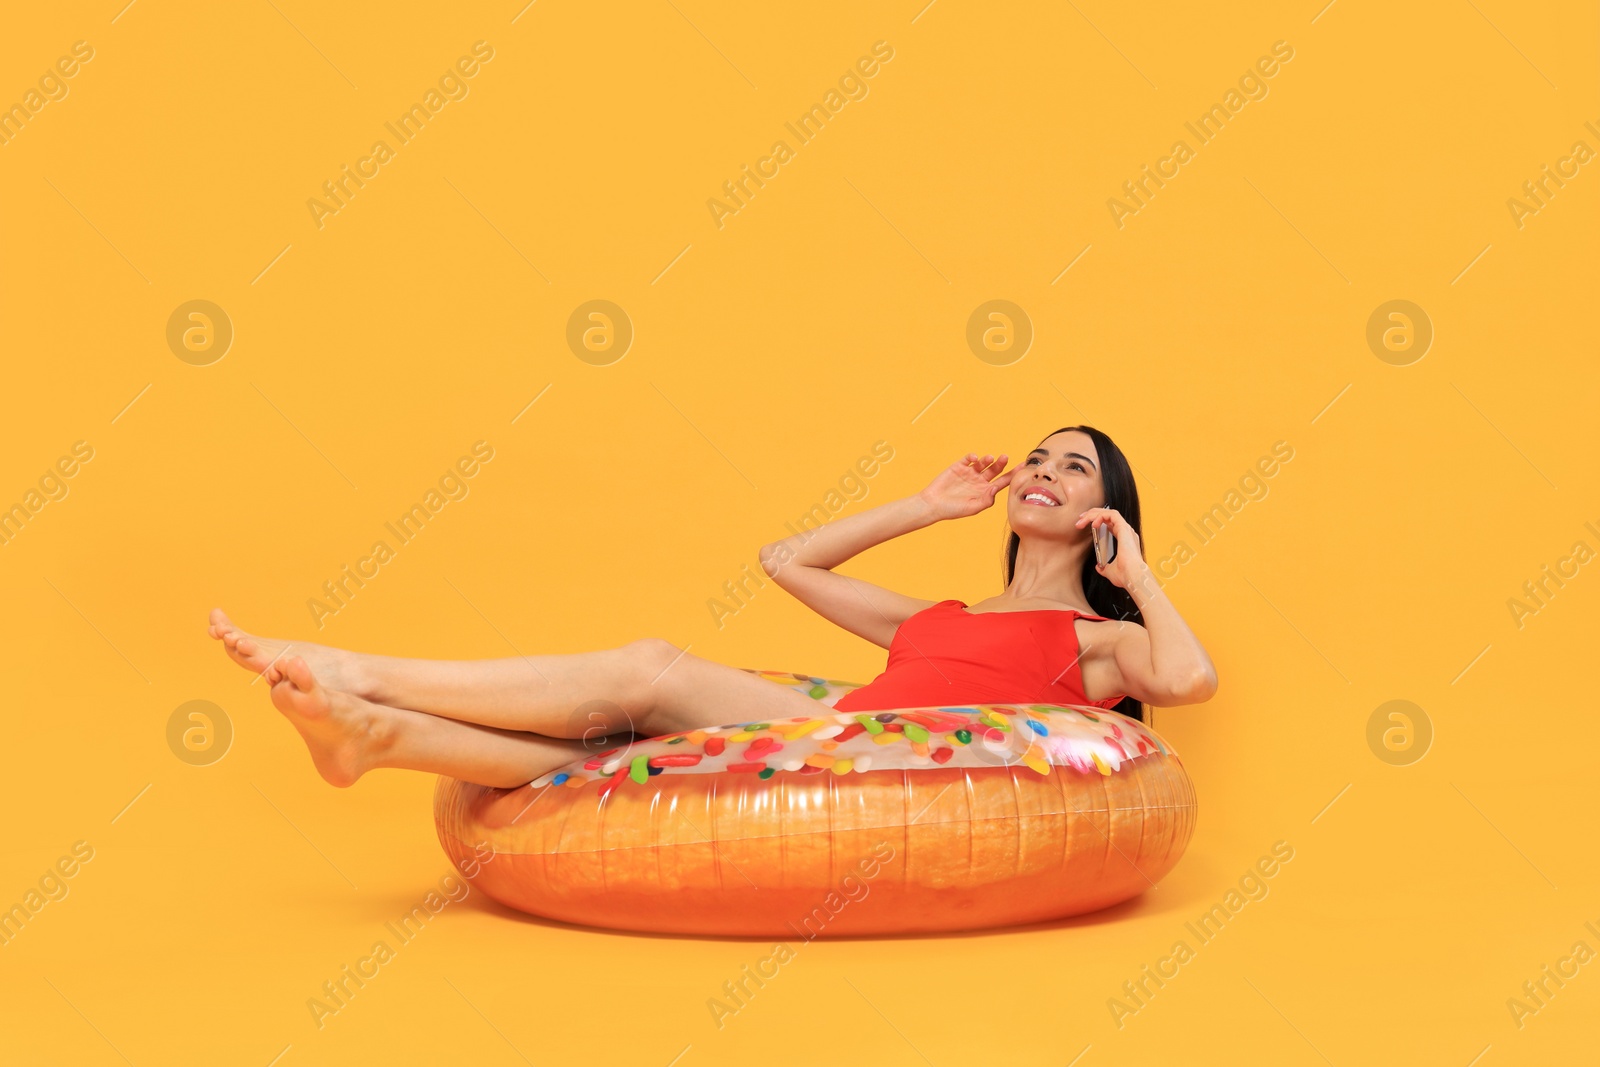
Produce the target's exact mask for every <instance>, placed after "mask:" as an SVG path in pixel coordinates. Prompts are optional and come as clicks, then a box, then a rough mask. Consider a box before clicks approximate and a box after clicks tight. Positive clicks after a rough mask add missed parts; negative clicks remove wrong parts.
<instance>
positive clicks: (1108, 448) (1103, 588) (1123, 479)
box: [1003, 426, 1145, 722]
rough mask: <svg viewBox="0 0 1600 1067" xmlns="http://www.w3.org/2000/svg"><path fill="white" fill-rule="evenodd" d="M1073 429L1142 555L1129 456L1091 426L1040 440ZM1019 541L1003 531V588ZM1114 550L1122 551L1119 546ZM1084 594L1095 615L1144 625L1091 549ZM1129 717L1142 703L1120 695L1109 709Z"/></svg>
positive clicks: (1138, 713) (1137, 715) (1138, 714)
mask: <svg viewBox="0 0 1600 1067" xmlns="http://www.w3.org/2000/svg"><path fill="white" fill-rule="evenodd" d="M1073 430H1076V431H1077V432H1079V433H1082V434H1087V435H1088V437H1089V440H1091V441H1093V442H1094V450H1095V452H1097V453H1098V454H1099V456H1100V482H1101V484H1102V485H1103V486H1104V487H1105V495H1106V502H1105V506H1106V507H1108V508H1113V509H1115V510H1116V511H1117V513H1118V514H1120V515H1121V516H1122V517H1123V518H1124V519H1127V520H1128V525H1129V526H1132V527H1133V529H1134V532H1135V533H1137V534H1138V535H1139V554H1140V555H1141V556H1142V555H1144V529H1143V527H1142V526H1140V523H1139V487H1138V486H1137V485H1135V484H1134V481H1133V468H1132V467H1131V466H1129V464H1128V457H1127V456H1125V455H1123V454H1122V449H1120V448H1118V447H1117V444H1116V442H1115V441H1113V440H1111V438H1109V437H1107V436H1106V435H1105V434H1103V433H1101V432H1100V431H1099V430H1097V429H1095V428H1094V427H1093V426H1063V427H1062V428H1061V429H1059V430H1056V431H1055V432H1054V433H1048V434H1045V435H1044V437H1043V438H1042V439H1041V440H1040V442H1039V443H1040V444H1043V443H1044V442H1045V441H1046V440H1049V439H1050V438H1052V437H1054V436H1055V435H1056V434H1058V433H1068V432H1070V431H1073ZM1021 543H1022V538H1021V537H1020V536H1018V534H1017V532H1016V531H1015V530H1012V529H1009V528H1008V529H1007V530H1006V548H1005V562H1004V564H1003V572H1004V575H1005V583H1006V588H1008V589H1009V588H1010V587H1011V577H1012V574H1013V573H1014V572H1015V570H1016V567H1017V546H1018V545H1019V544H1021ZM1117 551H1119V552H1120V551H1122V548H1121V546H1120V545H1119V546H1118V548H1117ZM1082 577H1083V593H1084V596H1086V597H1087V598H1088V600H1089V606H1090V607H1091V608H1093V609H1094V610H1095V614H1097V615H1104V616H1105V617H1106V618H1108V619H1125V620H1127V621H1128V622H1134V623H1138V624H1139V625H1141V626H1142V625H1144V615H1143V614H1142V613H1141V612H1140V611H1139V606H1138V605H1137V604H1135V603H1134V602H1133V597H1132V596H1131V595H1130V594H1129V593H1128V591H1127V590H1126V589H1123V588H1121V587H1120V586H1116V585H1113V584H1112V583H1111V581H1110V580H1109V579H1107V578H1104V577H1102V576H1101V574H1100V572H1098V571H1096V570H1095V569H1094V553H1093V552H1090V553H1088V554H1086V555H1085V556H1084V558H1083V574H1082ZM1111 710H1112V711H1115V712H1117V713H1119V714H1122V715H1126V716H1127V717H1128V718H1130V719H1137V720H1138V721H1139V722H1144V721H1145V717H1144V705H1143V704H1142V703H1140V702H1139V701H1138V700H1136V699H1134V698H1133V697H1123V698H1122V700H1121V701H1119V702H1118V703H1117V705H1116V706H1115V707H1114V708H1112V709H1111Z"/></svg>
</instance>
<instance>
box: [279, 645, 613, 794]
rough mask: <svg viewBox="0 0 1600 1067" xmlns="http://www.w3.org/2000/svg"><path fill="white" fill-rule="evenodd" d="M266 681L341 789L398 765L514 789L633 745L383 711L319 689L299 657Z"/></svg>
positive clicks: (284, 663) (286, 662)
mask: <svg viewBox="0 0 1600 1067" xmlns="http://www.w3.org/2000/svg"><path fill="white" fill-rule="evenodd" d="M267 677H268V680H269V681H271V682H272V683H273V685H272V703H273V704H274V705H276V706H277V708H278V710H279V711H281V712H283V714H284V716H285V717H286V718H288V720H289V721H290V722H292V723H293V724H294V727H295V729H296V730H298V731H299V732H300V736H301V737H302V738H303V739H304V740H305V742H306V747H307V748H309V749H310V750H311V760H312V762H313V763H315V764H316V767H317V772H318V773H319V774H321V775H322V777H323V778H325V779H327V780H328V781H329V782H330V783H332V784H333V785H336V786H341V787H342V786H348V785H353V784H354V783H355V781H356V780H357V779H358V778H360V777H361V776H362V775H363V774H365V773H366V772H367V771H370V770H376V769H377V768H379V767H398V768H404V769H406V770H413V771H425V772H427V773H430V774H443V775H448V776H450V777H452V778H460V779H462V780H463V781H467V782H477V783H478V784H479V785H488V786H495V787H497V788H503V789H509V788H513V787H515V786H519V785H522V784H524V783H526V782H531V781H532V780H533V779H535V778H538V777H539V776H540V775H542V774H544V773H546V772H547V771H552V770H554V769H555V768H557V767H560V766H563V765H565V764H568V763H571V762H572V761H573V760H576V759H581V758H583V757H584V756H586V755H590V754H593V753H594V752H597V751H601V750H602V749H603V748H610V747H615V746H616V745H623V744H626V743H628V742H629V741H630V740H632V735H630V734H623V735H617V736H613V737H610V738H607V739H605V740H602V739H600V738H593V739H590V740H587V741H578V740H563V739H558V738H553V737H543V736H541V735H539V734H528V733H517V732H515V731H512V730H496V729H494V728H492V727H488V726H477V725H474V724H472V723H465V722H457V721H456V720H454V719H447V718H441V717H439V716H437V715H429V714H427V713H426V712H420V711H410V710H407V709H404V708H391V707H385V706H384V705H382V704H374V703H372V702H371V701H367V700H363V699H362V698H361V697H358V696H354V695H352V694H349V693H341V692H338V691H337V690H331V689H328V688H326V687H325V686H323V685H320V684H319V683H318V681H317V679H316V677H315V675H313V674H312V671H311V668H310V667H309V666H307V665H306V662H305V660H303V659H300V658H299V657H298V656H286V657H284V658H283V659H282V660H281V661H280V662H279V663H277V664H276V665H274V666H273V668H272V669H271V670H270V671H269V672H268V675H267Z"/></svg>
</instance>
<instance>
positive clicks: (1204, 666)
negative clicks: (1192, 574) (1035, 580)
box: [1078, 508, 1217, 708]
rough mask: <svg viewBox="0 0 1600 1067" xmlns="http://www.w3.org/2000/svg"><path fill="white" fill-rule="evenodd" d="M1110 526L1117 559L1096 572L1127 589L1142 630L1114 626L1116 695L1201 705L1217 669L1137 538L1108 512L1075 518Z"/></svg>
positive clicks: (1161, 704)
mask: <svg viewBox="0 0 1600 1067" xmlns="http://www.w3.org/2000/svg"><path fill="white" fill-rule="evenodd" d="M1078 522H1079V525H1082V524H1083V523H1084V522H1092V523H1094V524H1095V525H1106V524H1109V525H1110V526H1111V532H1112V533H1113V534H1115V535H1116V538H1117V557H1116V559H1114V560H1113V561H1112V562H1111V564H1110V566H1106V565H1104V564H1097V565H1096V567H1095V569H1096V570H1097V571H1098V572H1099V573H1101V574H1103V575H1105V576H1106V578H1108V579H1110V580H1111V581H1112V582H1113V583H1115V584H1116V585H1118V586H1121V587H1122V588H1123V589H1126V590H1127V591H1128V595H1129V596H1131V597H1133V602H1134V604H1136V605H1137V606H1138V608H1139V613H1140V614H1141V615H1142V616H1143V617H1144V626H1142V627H1140V626H1123V625H1118V626H1117V630H1118V633H1117V639H1116V645H1115V648H1114V650H1113V655H1112V664H1113V666H1114V667H1115V669H1116V671H1117V673H1118V674H1119V675H1120V676H1121V677H1120V679H1119V681H1118V683H1117V686H1116V691H1117V692H1121V693H1126V694H1128V695H1129V696H1131V697H1134V698H1136V699H1138V700H1140V701H1142V702H1143V703H1146V704H1149V705H1151V706H1153V707H1158V708H1165V707H1172V706H1173V705H1177V704H1200V703H1204V702H1205V701H1207V700H1210V699H1211V697H1212V696H1213V695H1214V694H1215V693H1216V691H1217V669H1216V667H1215V666H1213V665H1212V663H1211V657H1210V656H1208V655H1206V650H1205V648H1204V647H1202V646H1201V644H1200V640H1199V638H1197V637H1195V635H1194V632H1193V631H1192V630H1190V629H1189V625H1188V623H1186V622H1184V621H1183V616H1181V615H1179V614H1178V609H1177V608H1176V607H1175V606H1174V605H1173V603H1172V601H1171V600H1169V599H1167V594H1166V593H1165V592H1164V591H1163V590H1162V589H1161V586H1160V585H1159V584H1158V583H1157V582H1156V579H1155V575H1154V574H1153V573H1152V572H1151V570H1150V566H1149V564H1147V563H1145V561H1144V556H1143V554H1142V553H1141V552H1140V551H1139V535H1138V534H1137V533H1136V532H1134V529H1133V527H1132V526H1130V525H1129V524H1128V521H1127V520H1126V519H1124V518H1123V517H1122V516H1121V515H1119V514H1117V513H1116V512H1115V511H1113V510H1112V509H1110V508H1090V509H1089V510H1088V511H1086V512H1084V513H1083V516H1082V517H1081V518H1080V519H1079V520H1078Z"/></svg>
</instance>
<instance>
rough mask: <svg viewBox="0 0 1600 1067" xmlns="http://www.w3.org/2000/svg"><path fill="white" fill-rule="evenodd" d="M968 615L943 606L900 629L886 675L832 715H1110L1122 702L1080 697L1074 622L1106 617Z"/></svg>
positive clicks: (955, 603) (954, 603) (1066, 612)
mask: <svg viewBox="0 0 1600 1067" xmlns="http://www.w3.org/2000/svg"><path fill="white" fill-rule="evenodd" d="M965 609H966V605H965V604H964V603H962V602H961V601H959V600H941V601H939V602H938V603H937V604H935V605H933V607H931V608H924V609H923V610H921V611H919V612H917V613H916V614H915V615H912V616H911V617H910V618H909V619H907V620H906V621H905V622H903V623H901V624H900V628H899V629H898V630H896V631H895V634H894V639H893V640H892V641H890V642H889V663H888V665H887V666H886V667H885V668H884V670H883V673H882V674H880V675H878V677H876V678H874V679H873V680H872V681H870V682H868V683H867V684H866V685H864V686H862V687H861V688H859V689H855V690H852V691H851V692H849V693H846V694H845V695H844V696H842V697H840V698H839V699H838V701H836V702H835V703H834V708H835V709H836V710H838V711H885V710H888V709H891V708H917V707H939V706H944V705H962V704H1025V703H1037V704H1087V705H1089V706H1091V707H1101V708H1112V707H1115V706H1116V705H1117V703H1118V702H1120V701H1121V700H1122V699H1123V698H1122V697H1120V696H1116V697H1108V698H1106V699H1105V700H1090V699H1088V697H1086V696H1085V695H1084V692H1083V675H1082V672H1081V671H1080V669H1079V666H1078V655H1079V650H1078V634H1077V631H1076V630H1075V629H1074V627H1073V623H1074V622H1075V621H1076V620H1077V619H1079V618H1085V619H1104V616H1101V615H1089V614H1086V613H1084V612H1081V611H1077V610H1074V609H1072V608H1065V609H1057V608H1045V609H1041V610H1036V611H984V612H976V613H974V612H969V611H967V610H965ZM1106 621H1109V620H1106Z"/></svg>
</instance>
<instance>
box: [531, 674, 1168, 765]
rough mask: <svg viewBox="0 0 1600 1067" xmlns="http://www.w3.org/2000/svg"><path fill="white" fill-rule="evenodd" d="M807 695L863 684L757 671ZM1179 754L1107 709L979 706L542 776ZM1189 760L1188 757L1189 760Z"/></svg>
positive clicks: (813, 728) (828, 726) (745, 732)
mask: <svg viewBox="0 0 1600 1067" xmlns="http://www.w3.org/2000/svg"><path fill="white" fill-rule="evenodd" d="M750 673H752V674H756V675H759V676H760V677H762V678H765V679H766V680H768V681H771V682H775V683H777V684H779V685H787V686H790V687H791V688H793V689H796V690H797V691H799V692H802V693H806V694H807V695H809V696H811V697H812V698H814V699H815V700H817V701H818V703H819V704H821V705H823V706H825V707H829V708H831V707H832V706H833V703H834V701H836V700H838V699H839V697H841V696H843V695H844V694H845V693H847V692H849V691H850V690H852V689H855V688H857V686H856V684H855V683H851V682H840V681H835V680H831V679H824V678H815V677H811V676H808V675H800V674H787V673H779V672H775V671H751V672H750ZM1157 753H1159V754H1162V755H1169V756H1172V757H1173V758H1174V759H1177V758H1178V757H1177V754H1176V753H1175V752H1173V751H1172V749H1171V748H1170V747H1169V746H1167V745H1165V744H1164V743H1163V742H1161V741H1160V740H1158V739H1157V738H1156V737H1155V736H1154V735H1153V734H1151V733H1148V732H1147V731H1145V730H1144V729H1143V727H1142V725H1141V724H1140V723H1138V722H1136V721H1135V720H1133V719H1130V718H1128V717H1126V716H1124V715H1119V714H1117V713H1115V712H1110V711H1106V710H1104V709H1103V708H1095V707H1077V706H1072V705H1061V704H973V705H964V706H950V707H937V708H904V709H898V710H895V711H885V712H870V711H863V712H856V713H842V712H841V713H836V714H832V715H829V714H821V715H815V716H797V717H795V718H790V719H778V720H772V721H766V722H760V721H757V722H746V723H733V724H729V725H726V726H710V727H704V728H701V729H698V730H688V731H684V732H682V733H675V734H663V735H662V736H660V737H654V738H650V739H649V740H644V741H637V742H634V743H632V744H630V745H628V746H627V747H625V748H613V749H610V750H608V751H605V752H597V753H595V754H594V755H593V756H590V757H588V758H587V759H584V760H582V761H575V762H573V763H571V764H568V765H567V766H565V767H562V768H559V769H558V770H555V771H552V772H550V773H549V774H546V775H543V776H542V777H540V778H537V779H535V780H534V781H533V782H531V783H530V785H531V786H532V787H534V788H543V787H545V786H554V787H565V788H568V789H580V788H582V787H584V786H585V785H588V784H589V783H590V782H598V783H600V787H599V794H600V795H602V796H603V795H605V794H607V793H609V792H610V791H611V790H613V789H616V788H619V787H623V788H626V786H627V785H628V783H630V782H631V783H635V784H638V785H643V784H645V783H647V782H648V781H649V780H650V778H651V777H653V776H655V775H658V774H741V775H753V776H755V777H756V778H759V779H769V778H772V777H774V776H776V775H778V774H798V775H815V774H836V775H846V774H851V773H864V772H866V771H871V770H898V769H903V768H908V767H934V766H943V767H1003V766H1008V765H1016V766H1019V767H1025V768H1027V769H1028V770H1031V771H1033V772H1034V773H1036V774H1039V775H1048V774H1050V773H1051V770H1052V768H1056V767H1062V768H1070V769H1073V770H1076V771H1079V772H1082V773H1084V774H1094V773H1098V774H1102V775H1110V774H1113V773H1115V772H1116V771H1117V770H1118V769H1120V768H1121V766H1122V764H1123V763H1125V762H1127V761H1130V760H1135V759H1138V758H1139V757H1141V756H1144V755H1155V754H1157ZM1179 762H1181V760H1180V761H1179Z"/></svg>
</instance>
